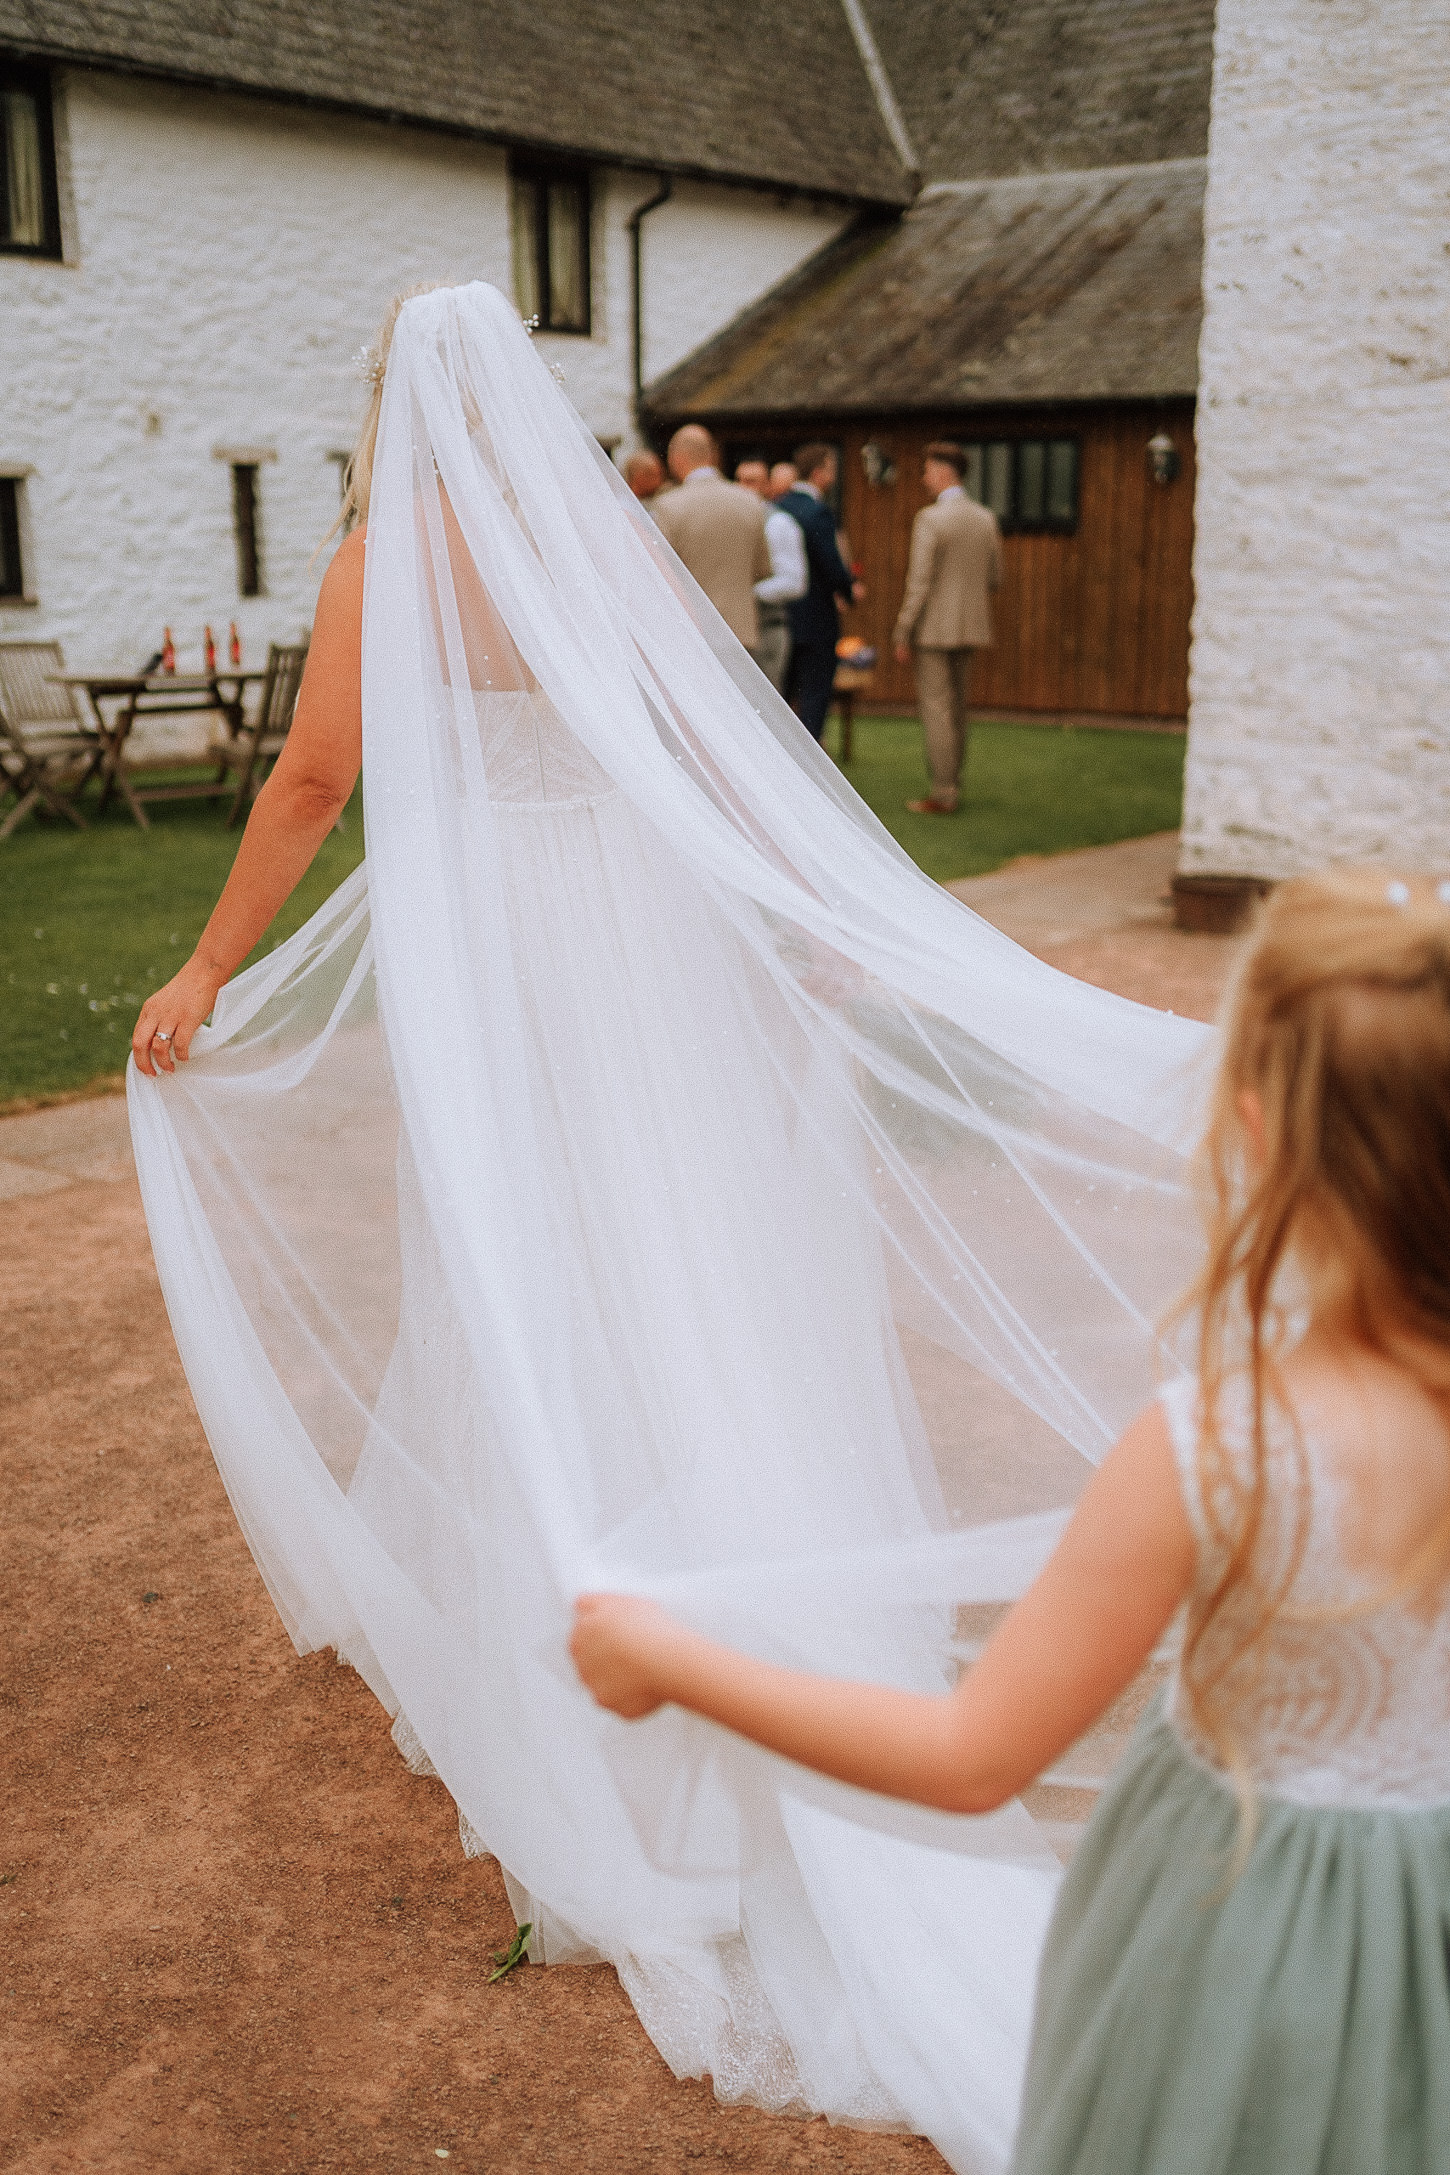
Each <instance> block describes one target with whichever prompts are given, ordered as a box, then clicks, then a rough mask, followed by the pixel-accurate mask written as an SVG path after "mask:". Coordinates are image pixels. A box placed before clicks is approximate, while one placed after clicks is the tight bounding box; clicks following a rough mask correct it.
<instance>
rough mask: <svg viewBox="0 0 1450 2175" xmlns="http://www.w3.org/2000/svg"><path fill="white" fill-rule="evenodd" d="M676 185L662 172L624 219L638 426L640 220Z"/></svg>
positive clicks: (641, 353)
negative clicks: (651, 190)
mask: <svg viewBox="0 0 1450 2175" xmlns="http://www.w3.org/2000/svg"><path fill="white" fill-rule="evenodd" d="M674 186H675V185H674V183H673V182H672V181H671V179H670V177H669V175H668V174H661V175H660V177H659V187H658V188H657V189H656V190H655V193H654V195H653V196H651V197H647V198H646V199H645V201H644V203H643V204H641V205H640V206H639V207H638V209H637V210H635V211H632V212H631V213H630V215H629V217H628V219H627V220H626V221H625V225H626V226H627V227H628V228H629V264H630V275H631V281H632V289H631V297H632V301H633V306H634V325H633V333H634V420H635V424H636V426H638V423H639V410H640V403H641V401H642V399H643V397H644V251H643V249H642V247H641V243H640V232H639V230H640V224H641V222H642V220H643V219H644V218H645V216H646V214H647V213H649V212H652V211H658V210H659V207H660V205H661V204H665V203H668V201H669V199H670V196H671V194H672V193H673V190H674Z"/></svg>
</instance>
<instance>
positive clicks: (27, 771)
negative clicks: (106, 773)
mask: <svg viewBox="0 0 1450 2175" xmlns="http://www.w3.org/2000/svg"><path fill="white" fill-rule="evenodd" d="M64 670H65V657H64V654H63V652H62V650H61V646H60V644H59V642H0V780H3V787H0V791H3V790H8V791H9V792H11V793H13V794H14V795H15V805H14V807H13V808H12V809H11V810H10V812H9V814H8V815H7V816H6V817H5V819H4V821H3V822H0V838H9V836H10V834H11V832H12V831H13V830H14V829H15V828H16V825H17V824H19V823H23V822H24V820H25V818H26V816H28V815H29V814H30V812H31V810H32V809H34V808H44V809H46V810H47V811H48V813H49V814H51V815H53V816H65V817H66V818H67V819H68V820H69V821H70V822H71V823H73V824H74V825H75V826H76V828H77V830H81V831H83V830H84V829H85V828H86V823H85V818H84V817H83V816H82V814H81V812H80V810H79V809H78V808H77V807H76V805H75V796H76V795H77V794H79V792H80V791H81V788H82V787H83V786H84V785H85V784H86V782H87V780H88V779H90V778H92V777H93V776H94V775H95V773H96V772H97V771H98V770H99V769H100V767H101V763H102V761H103V759H104V756H105V748H104V746H103V744H102V742H101V739H100V736H99V734H98V733H97V732H96V730H95V728H94V726H93V725H92V724H91V723H90V721H89V719H88V718H87V716H86V714H85V710H84V707H83V705H82V702H81V698H80V694H79V690H78V689H76V688H73V687H57V686H55V685H54V684H53V681H52V677H51V675H53V674H55V673H60V672H64Z"/></svg>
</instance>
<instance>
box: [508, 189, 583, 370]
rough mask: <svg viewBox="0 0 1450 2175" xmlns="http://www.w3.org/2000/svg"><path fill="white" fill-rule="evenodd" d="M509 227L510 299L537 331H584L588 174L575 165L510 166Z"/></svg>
mask: <svg viewBox="0 0 1450 2175" xmlns="http://www.w3.org/2000/svg"><path fill="white" fill-rule="evenodd" d="M511 229H512V240H513V269H514V300H515V302H517V304H518V306H519V314H520V316H522V317H525V318H533V319H537V321H538V326H539V330H540V331H541V332H583V333H587V332H588V330H589V323H590V303H589V288H590V279H589V176H588V175H587V174H586V173H584V172H583V171H582V170H580V169H578V168H560V167H546V166H516V167H515V168H514V170H513V175H512V203H511Z"/></svg>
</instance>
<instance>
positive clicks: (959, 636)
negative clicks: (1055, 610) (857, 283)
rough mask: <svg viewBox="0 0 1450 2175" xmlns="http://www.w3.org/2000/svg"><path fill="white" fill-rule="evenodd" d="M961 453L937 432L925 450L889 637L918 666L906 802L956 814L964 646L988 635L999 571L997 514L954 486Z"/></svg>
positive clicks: (966, 679)
mask: <svg viewBox="0 0 1450 2175" xmlns="http://www.w3.org/2000/svg"><path fill="white" fill-rule="evenodd" d="M966 465H967V457H966V454H965V453H964V452H963V451H962V448H961V447H960V446H958V445H953V444H951V443H950V442H949V441H948V440H945V439H941V440H937V441H936V442H935V443H933V444H932V445H929V446H928V447H927V449H926V458H925V461H924V463H923V466H922V472H921V474H922V481H923V483H924V484H925V485H926V488H927V490H928V492H929V493H930V495H931V498H932V500H933V503H932V504H931V505H930V506H923V507H922V509H921V512H920V513H919V514H918V515H917V517H916V520H915V522H914V523H913V524H912V530H911V558H910V561H909V562H908V565H907V570H906V594H905V596H904V597H903V599H902V604H901V611H900V614H899V615H898V617H897V621H896V631H895V633H894V635H893V636H892V641H893V644H894V647H895V650H896V656H897V659H898V661H899V662H900V663H901V664H907V663H911V664H913V665H914V667H915V671H916V694H917V701H918V703H919V705H920V709H921V729H922V736H923V739H924V740H925V742H926V770H927V777H928V779H929V780H930V786H929V789H928V791H927V794H926V797H925V799H924V800H916V801H908V802H907V804H906V805H907V807H908V809H909V810H910V811H911V813H912V814H913V815H922V816H949V815H952V814H954V813H955V811H956V807H957V802H958V797H959V794H960V790H961V777H962V766H963V764H964V763H965V761H966V756H967V729H968V717H967V698H968V693H969V690H970V684H971V670H972V651H973V650H974V649H985V648H987V647H988V646H989V645H990V643H991V640H992V606H991V593H992V591H993V590H994V589H995V588H997V586H998V585H999V583H1000V582H1001V579H1002V537H1001V532H1000V531H999V529H998V527H997V521H996V516H995V515H994V514H992V513H990V512H989V511H988V509H987V508H986V507H985V506H979V505H978V504H977V502H976V500H975V499H972V498H969V497H968V496H967V493H966V491H965V490H964V489H963V486H962V477H963V475H964V473H965V471H966Z"/></svg>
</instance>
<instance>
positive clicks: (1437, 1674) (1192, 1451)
mask: <svg viewBox="0 0 1450 2175" xmlns="http://www.w3.org/2000/svg"><path fill="white" fill-rule="evenodd" d="M1162 1401H1163V1406H1164V1410H1165V1412H1166V1414H1167V1418H1168V1425H1169V1430H1170V1433H1171V1435H1172V1438H1173V1448H1174V1455H1175V1458H1176V1460H1177V1465H1178V1472H1179V1478H1180V1480H1181V1482H1182V1486H1183V1494H1184V1501H1185V1503H1186V1505H1187V1508H1188V1513H1189V1517H1190V1519H1191V1521H1192V1523H1193V1527H1194V1531H1195V1533H1196V1534H1197V1536H1198V1543H1199V1564H1198V1576H1197V1581H1196V1586H1195V1595H1194V1599H1197V1598H1199V1597H1201V1596H1206V1595H1207V1593H1208V1592H1209V1591H1210V1590H1211V1588H1212V1585H1213V1583H1214V1581H1215V1580H1216V1578H1217V1576H1218V1573H1219V1571H1220V1569H1221V1567H1222V1550H1221V1546H1219V1545H1218V1544H1216V1543H1215V1541H1214V1540H1213V1537H1212V1533H1211V1530H1210V1525H1209V1521H1208V1518H1207V1517H1206V1515H1205V1505H1204V1501H1203V1496H1202V1490H1201V1485H1200V1480H1199V1473H1198V1456H1197V1451H1198V1385H1197V1383H1196V1381H1193V1380H1187V1381H1183V1382H1178V1383H1175V1384H1173V1385H1172V1386H1171V1387H1170V1388H1169V1389H1167V1390H1165V1391H1164V1392H1163V1399H1162ZM1220 1430H1221V1433H1222V1435H1223V1438H1224V1442H1225V1446H1226V1448H1227V1449H1228V1451H1229V1453H1230V1455H1231V1457H1233V1458H1234V1460H1235V1462H1236V1463H1237V1462H1238V1461H1239V1460H1242V1461H1243V1467H1244V1469H1245V1470H1247V1461H1248V1456H1249V1441H1250V1436H1249V1399H1248V1389H1247V1385H1246V1384H1245V1383H1243V1382H1237V1383H1231V1384H1226V1385H1225V1388H1224V1393H1223V1402H1222V1413H1221V1418H1220ZM1269 1452H1270V1459H1271V1487H1272V1482H1273V1479H1277V1480H1278V1481H1279V1482H1280V1483H1281V1485H1282V1488H1283V1490H1285V1491H1287V1490H1289V1489H1291V1488H1292V1487H1293V1486H1294V1484H1295V1482H1294V1474H1295V1470H1296V1461H1295V1457H1294V1447H1293V1440H1292V1436H1291V1434H1290V1427H1289V1422H1288V1420H1287V1419H1286V1417H1285V1416H1284V1414H1283V1413H1282V1412H1278V1413H1277V1414H1276V1413H1275V1412H1274V1409H1273V1407H1272V1406H1271V1408H1270V1419H1269ZM1304 1453H1305V1459H1306V1463H1307V1483H1308V1488H1309V1525H1308V1533H1307V1540H1306V1544H1305V1548H1304V1553H1303V1557H1302V1560H1301V1562H1300V1565H1299V1568H1298V1571H1297V1573H1296V1574H1295V1578H1294V1582H1293V1585H1292V1587H1291V1588H1290V1591H1289V1595H1288V1607H1287V1609H1286V1610H1285V1611H1283V1612H1282V1613H1281V1614H1280V1615H1279V1616H1278V1617H1277V1618H1276V1619H1275V1621H1274V1623H1273V1624H1272V1625H1271V1626H1270V1628H1269V1630H1268V1631H1267V1632H1266V1633H1265V1635H1264V1637H1263V1638H1262V1640H1260V1641H1259V1642H1258V1645H1257V1647H1256V1649H1255V1650H1254V1652H1253V1653H1252V1655H1251V1656H1247V1657H1245V1659H1244V1660H1243V1661H1241V1662H1238V1663H1235V1664H1234V1665H1233V1667H1232V1668H1231V1670H1230V1672H1229V1675H1228V1677H1227V1679H1226V1687H1227V1690H1228V1694H1229V1703H1228V1708H1227V1712H1228V1715H1229V1719H1230V1721H1231V1724H1232V1727H1233V1729H1234V1732H1235V1735H1236V1737H1237V1739H1238V1742H1239V1744H1240V1746H1241V1748H1242V1751H1243V1753H1244V1756H1245V1758H1246V1759H1247V1761H1248V1765H1249V1769H1250V1772H1251V1773H1252V1776H1253V1779H1254V1781H1255V1782H1256V1783H1257V1784H1258V1786H1259V1787H1260V1788H1261V1789H1263V1790H1266V1791H1268V1792H1269V1793H1270V1794H1271V1795H1273V1796H1275V1797H1283V1798H1288V1799H1290V1800H1291V1801H1292V1802H1295V1803H1298V1804H1303V1805H1351V1806H1354V1805H1358V1806H1380V1807H1388V1808H1394V1809H1399V1810H1410V1809H1413V1808H1417V1807H1423V1806H1426V1805H1442V1804H1450V1597H1447V1596H1446V1595H1445V1594H1443V1593H1442V1594H1441V1595H1440V1596H1439V1599H1438V1606H1437V1607H1436V1608H1435V1609H1434V1610H1433V1612H1431V1611H1430V1610H1428V1609H1427V1607H1426V1603H1425V1597H1424V1595H1423V1594H1421V1595H1419V1596H1415V1595H1409V1596H1406V1595H1394V1596H1392V1597H1391V1598H1389V1599H1388V1600H1386V1601H1383V1602H1381V1603H1379V1604H1378V1605H1375V1597H1376V1596H1377V1595H1378V1594H1379V1593H1380V1592H1382V1591H1383V1590H1384V1589H1385V1588H1386V1586H1387V1585H1389V1584H1390V1583H1391V1582H1390V1581H1389V1580H1388V1579H1387V1578H1386V1577H1385V1575H1384V1574H1383V1573H1382V1572H1378V1571H1374V1572H1370V1571H1362V1570H1357V1569H1354V1568H1351V1567H1350V1566H1349V1565H1348V1564H1346V1562H1345V1560H1344V1554H1343V1550H1342V1546H1341V1538H1340V1535H1341V1527H1342V1517H1341V1513H1342V1509H1343V1492H1344V1491H1343V1487H1342V1484H1341V1482H1340V1481H1339V1480H1338V1478H1337V1477H1336V1475H1335V1473H1334V1471H1333V1470H1332V1468H1331V1467H1330V1465H1329V1462H1328V1460H1327V1458H1326V1456H1325V1454H1324V1452H1323V1451H1322V1449H1320V1448H1318V1447H1317V1446H1316V1444H1315V1441H1314V1439H1313V1436H1312V1435H1311V1434H1310V1433H1309V1432H1308V1431H1307V1430H1306V1431H1305V1438H1304ZM1284 1499H1287V1498H1285V1497H1281V1500H1284ZM1271 1545H1272V1544H1271ZM1192 1606H1193V1601H1192V1600H1191V1601H1190V1608H1191V1607H1192ZM1256 1607H1257V1605H1256V1603H1255V1602H1254V1601H1253V1600H1252V1598H1251V1597H1249V1596H1243V1597H1242V1598H1240V1597H1237V1596H1236V1597H1235V1598H1234V1599H1233V1600H1231V1601H1230V1602H1229V1603H1228V1604H1227V1606H1226V1610H1225V1612H1224V1621H1223V1626H1222V1629H1223V1635H1224V1636H1225V1637H1227V1638H1230V1639H1232V1638H1234V1636H1235V1634H1236V1633H1238V1632H1240V1631H1242V1630H1244V1629H1247V1627H1248V1625H1249V1623H1250V1622H1251V1621H1252V1620H1253V1616H1254V1614H1255V1613H1256ZM1246 1612H1247V1613H1246ZM1215 1636H1217V1633H1216V1632H1215V1631H1211V1632H1210V1637H1215ZM1172 1713H1173V1718H1174V1722H1175V1725H1176V1727H1177V1729H1178V1731H1179V1734H1180V1736H1182V1738H1183V1739H1184V1742H1185V1743H1186V1744H1187V1746H1188V1748H1189V1750H1190V1751H1191V1752H1193V1753H1194V1754H1195V1755H1196V1756H1197V1757H1198V1758H1200V1759H1202V1760H1205V1761H1206V1762H1207V1763H1208V1764H1209V1765H1210V1766H1217V1765H1219V1764H1220V1759H1219V1755H1218V1754H1217V1753H1216V1752H1215V1751H1214V1750H1213V1748H1212V1747H1211V1746H1209V1745H1207V1744H1205V1743H1203V1742H1200V1741H1199V1737H1198V1735H1197V1734H1196V1733H1195V1731H1194V1728H1193V1725H1192V1722H1191V1720H1190V1718H1189V1714H1188V1709H1187V1702H1186V1700H1185V1699H1184V1697H1183V1693H1182V1690H1181V1687H1180V1686H1179V1684H1178V1683H1177V1682H1176V1681H1175V1684H1174V1687H1173V1693H1172Z"/></svg>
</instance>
